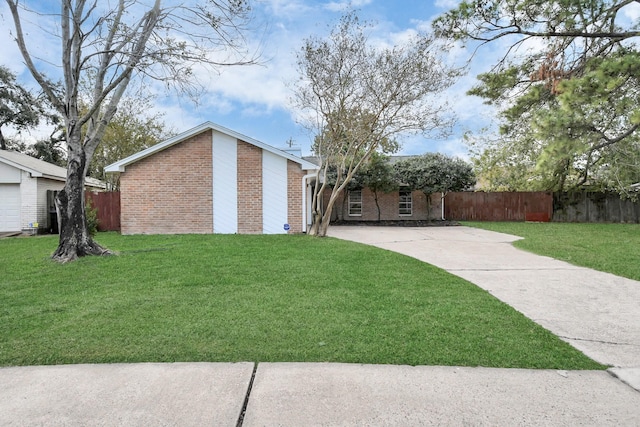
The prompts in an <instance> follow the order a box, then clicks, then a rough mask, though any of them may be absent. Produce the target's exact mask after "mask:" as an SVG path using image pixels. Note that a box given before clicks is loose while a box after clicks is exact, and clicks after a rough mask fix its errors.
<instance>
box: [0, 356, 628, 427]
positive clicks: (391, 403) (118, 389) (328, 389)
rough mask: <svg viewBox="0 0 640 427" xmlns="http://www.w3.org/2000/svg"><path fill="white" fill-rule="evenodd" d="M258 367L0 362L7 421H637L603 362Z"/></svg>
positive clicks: (250, 426)
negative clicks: (581, 366) (597, 365)
mask: <svg viewBox="0 0 640 427" xmlns="http://www.w3.org/2000/svg"><path fill="white" fill-rule="evenodd" d="M254 368H255V365H254V364H253V363H235V364H233V363H166V364H154V363H141V364H128V365H127V364H112V365H63V366H33V367H20V368H0V384H1V386H0V425H2V426H145V427H146V426H198V427H199V426H230V427H233V426H246V427H257V426H292V427H293V426H296V427H300V426H425V425H427V426H428V425H438V426H442V425H446V426H467V425H474V426H496V425H518V426H544V425H549V426H551V425H552V426H574V425H583V426H637V425H640V411H639V410H638V408H639V407H640V393H638V392H636V391H634V390H633V389H632V388H630V387H628V386H627V385H625V384H623V383H622V382H620V381H618V380H617V379H615V378H614V377H612V376H611V375H609V374H608V373H607V372H604V371H570V372H566V371H550V370H525V369H491V368H458V367H440V366H417V367H411V366H390V365H357V364H339V363H338V364H329V363H260V364H258V365H257V369H255V371H254ZM254 373H255V380H254V381H253V383H252V375H253V374H254ZM249 390H250V393H249ZM245 403H248V404H247V405H246V412H245V411H243V408H245Z"/></svg>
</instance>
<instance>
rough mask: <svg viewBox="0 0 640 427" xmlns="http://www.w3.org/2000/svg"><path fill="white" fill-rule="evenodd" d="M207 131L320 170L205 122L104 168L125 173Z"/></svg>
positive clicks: (250, 139) (293, 157) (302, 165)
mask: <svg viewBox="0 0 640 427" xmlns="http://www.w3.org/2000/svg"><path fill="white" fill-rule="evenodd" d="M207 130H214V131H217V132H220V133H223V134H225V135H228V136H230V137H233V138H235V139H237V140H240V141H244V142H246V143H249V144H251V145H255V146H256V147H258V148H261V149H263V150H265V151H268V152H270V153H273V154H275V155H277V156H280V157H284V158H285V159H288V160H291V161H293V162H296V163H298V164H299V165H300V166H301V168H302V170H316V169H318V166H317V165H314V164H313V163H311V162H308V161H306V160H304V159H301V158H299V157H296V156H294V155H293V154H290V153H287V152H285V151H282V150H279V149H277V148H275V147H272V146H271V145H268V144H265V143H264V142H261V141H258V140H257V139H253V138H251V137H248V136H246V135H243V134H241V133H238V132H236V131H233V130H231V129H227V128H225V127H224V126H220V125H218V124H215V123H212V122H205V123H203V124H201V125H199V126H196V127H194V128H192V129H189V130H187V131H186V132H182V133H181V134H178V135H176V136H174V137H172V138H169V139H167V140H165V141H162V142H160V143H158V144H156V145H154V146H152V147H149V148H147V149H145V150H142V151H140V152H138V153H136V154H133V155H131V156H129V157H126V158H124V159H122V160H119V161H117V162H115V163H112V164H110V165H108V166H106V167H105V168H104V171H105V172H107V173H117V172H124V171H125V169H126V167H127V166H129V165H130V164H132V163H135V162H137V161H138V160H142V159H144V158H145V157H148V156H151V155H152V154H155V153H157V152H159V151H162V150H164V149H165V148H169V147H171V146H173V145H175V144H178V143H180V142H182V141H184V140H185V139H188V138H191V137H192V136H195V135H197V134H199V133H202V132H204V131H207Z"/></svg>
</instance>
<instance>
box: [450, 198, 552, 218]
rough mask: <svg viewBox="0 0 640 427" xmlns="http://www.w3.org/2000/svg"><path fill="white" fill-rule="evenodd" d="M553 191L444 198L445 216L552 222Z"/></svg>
mask: <svg viewBox="0 0 640 427" xmlns="http://www.w3.org/2000/svg"><path fill="white" fill-rule="evenodd" d="M552 216H553V194H552V193H550V192H500V193H485V192H462V193H449V194H447V196H446V198H445V217H446V218H447V219H449V220H453V221H550V220H551V218H552Z"/></svg>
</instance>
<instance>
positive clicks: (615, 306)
mask: <svg viewBox="0 0 640 427" xmlns="http://www.w3.org/2000/svg"><path fill="white" fill-rule="evenodd" d="M330 235H331V236H334V237H337V238H341V239H347V240H353V241H357V242H362V243H366V244H371V245H375V246H378V247H381V248H384V249H388V250H393V251H396V252H400V253H404V254H406V255H410V256H413V257H415V258H418V259H420V260H423V261H426V262H429V263H431V264H434V265H436V266H438V267H441V268H444V269H445V270H448V271H450V272H452V273H453V274H456V275H458V276H461V277H463V278H465V279H467V280H469V281H471V282H473V283H475V284H476V285H478V286H480V287H482V288H484V289H487V290H488V291H489V292H491V293H492V294H493V295H495V296H496V297H497V298H499V299H501V300H502V301H504V302H506V303H507V304H509V305H512V306H513V307H515V308H516V309H517V310H519V311H521V312H522V313H524V314H525V315H526V316H528V317H530V318H531V319H533V320H534V321H536V322H538V323H539V324H541V325H542V326H544V327H546V328H547V329H549V330H551V331H552V332H554V333H556V334H557V335H559V336H561V337H562V338H563V339H564V340H566V341H567V342H569V343H570V344H572V345H574V346H575V347H576V348H578V349H580V350H581V351H583V352H584V353H585V354H587V355H588V356H590V357H592V358H594V359H595V360H597V361H599V362H601V363H605V364H609V365H612V366H614V368H613V369H610V370H609V372H607V371H568V372H567V371H554V370H525V369H495V368H472V367H442V366H417V367H411V366H391V365H358V364H326V363H260V364H254V363H251V362H243V363H166V364H157V363H142V364H111V365H63V366H30V367H15V368H14V367H10V368H0V426H203V425H210V426H236V427H238V426H251V427H254V426H400V425H401V426H424V425H447V426H467V425H474V426H475V425H478V426H495V425H519V426H545V425H548V426H574V425H586V426H638V425H640V392H639V391H636V390H634V388H633V387H635V388H637V389H639V390H640V305H639V304H638V301H640V283H638V282H635V281H633V280H627V279H622V278H619V277H616V276H613V275H610V274H605V273H599V272H596V271H593V270H589V269H584V268H579V267H575V266H571V265H569V264H566V263H563V262H560V261H556V260H553V259H551V258H546V257H539V256H536V255H532V254H529V253H526V252H523V251H519V250H517V249H515V248H513V247H512V246H511V242H513V241H514V240H516V239H517V238H516V237H513V236H508V235H504V234H500V233H492V232H487V231H483V230H477V229H472V228H467V227H446V228H397V227H393V228H385V227H332V228H331V229H330ZM616 376H618V377H620V379H622V381H620V380H619V379H618V378H616ZM625 382H626V383H627V384H625ZM629 385H631V386H632V387H630V386H629Z"/></svg>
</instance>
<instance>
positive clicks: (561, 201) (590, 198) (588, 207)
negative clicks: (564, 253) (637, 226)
mask: <svg viewBox="0 0 640 427" xmlns="http://www.w3.org/2000/svg"><path fill="white" fill-rule="evenodd" d="M553 220H554V221H558V222H631V223H640V203H639V202H637V201H633V200H629V199H621V198H620V196H619V195H618V194H615V193H593V192H571V193H554V195H553Z"/></svg>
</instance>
